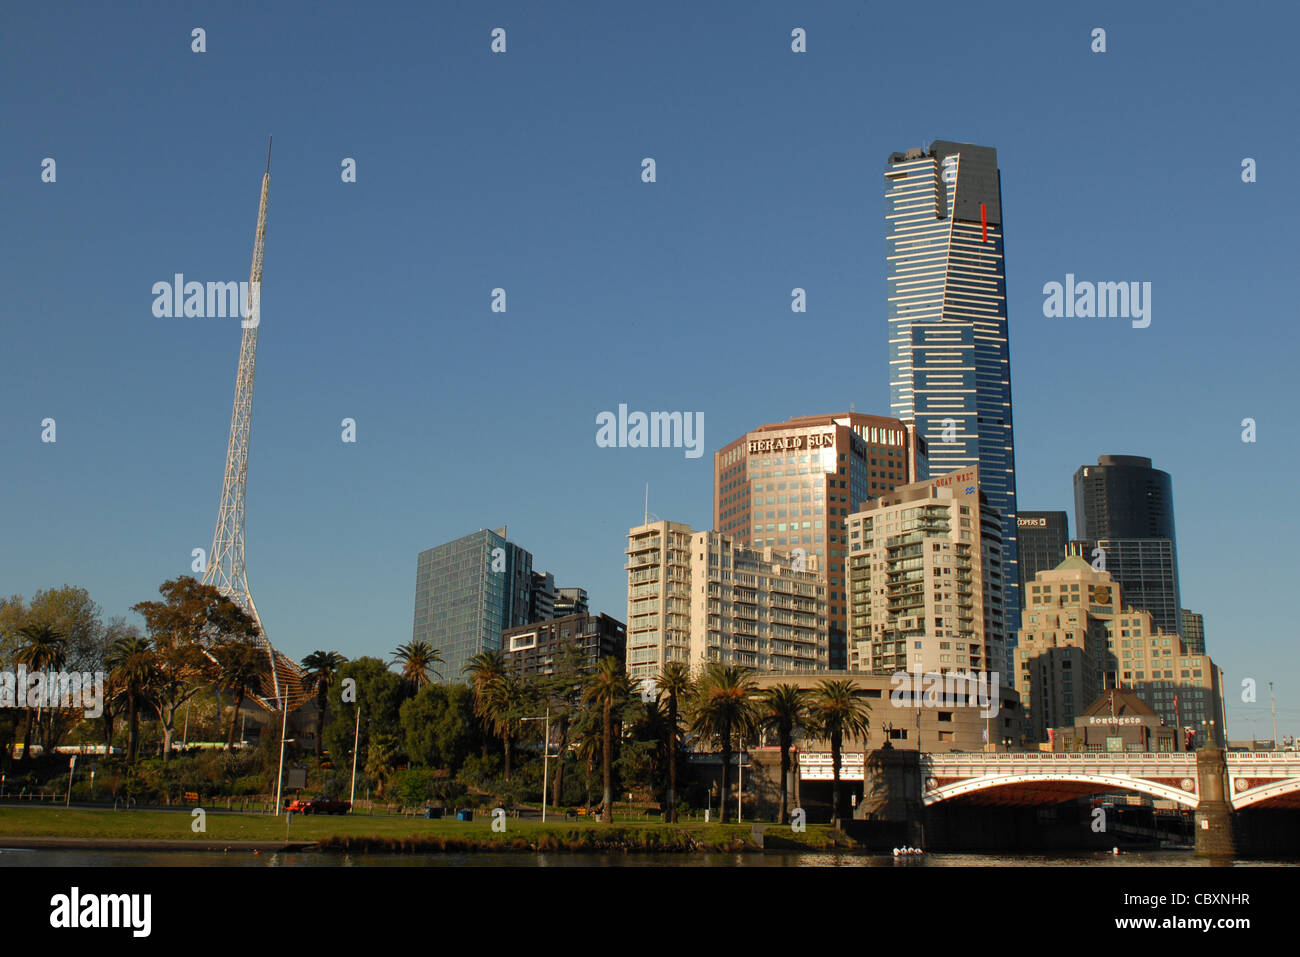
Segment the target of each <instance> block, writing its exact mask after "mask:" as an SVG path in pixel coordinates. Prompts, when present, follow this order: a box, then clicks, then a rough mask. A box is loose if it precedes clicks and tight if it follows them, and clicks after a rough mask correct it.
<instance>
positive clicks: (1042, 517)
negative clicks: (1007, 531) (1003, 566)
mask: <svg viewBox="0 0 1300 957" xmlns="http://www.w3.org/2000/svg"><path fill="white" fill-rule="evenodd" d="M1016 531H1017V534H1018V536H1019V539H1020V541H1019V542H1018V544H1019V546H1020V555H1019V559H1020V608H1021V611H1022V612H1023V611H1024V607H1025V589H1026V588H1027V587H1028V585H1029V583H1030V582H1032V581H1033V580H1034V576H1035V575H1037V574H1038V573H1039V572H1042V571H1050V570H1051V569H1053V568H1055V567H1056V566H1057V565H1059V564H1061V562H1063V561H1065V544H1066V542H1068V541H1069V540H1070V518H1069V516H1068V515H1066V513H1065V512H1026V511H1021V512H1018V513H1017V514H1016Z"/></svg>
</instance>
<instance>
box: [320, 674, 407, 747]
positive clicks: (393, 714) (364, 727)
mask: <svg viewBox="0 0 1300 957" xmlns="http://www.w3.org/2000/svg"><path fill="white" fill-rule="evenodd" d="M349 679H351V682H353V683H354V684H349ZM349 690H351V691H354V692H355V694H352V693H349V694H348V696H347V697H348V699H349V700H346V701H345V700H343V695H344V692H345V691H349ZM409 697H411V685H410V683H409V682H406V681H403V680H402V678H401V676H400V675H397V674H394V673H393V672H392V671H389V670H388V665H387V664H386V663H385V662H384V661H382V660H380V659H379V658H371V657H363V658H355V659H353V660H352V661H347V662H344V663H343V664H342V665H340V666H339V669H338V676H337V678H336V679H335V682H334V684H333V686H332V687H331V688H330V692H329V718H328V721H327V723H326V725H325V748H326V749H327V750H328V751H329V752H330V754H332V755H335V756H336V758H337V756H339V755H351V754H352V740H353V732H354V731H356V732H357V736H358V738H359V741H358V744H357V748H358V752H359V753H361V754H364V753H366V751H367V750H368V748H369V746H370V741H371V740H372V738H373V737H375V736H378V735H387V736H388V737H390V738H392V739H393V740H394V741H396V740H399V738H400V735H401V717H400V716H401V709H402V702H404V701H406V700H407V699H408V698H409ZM358 707H360V708H361V724H360V728H359V729H358V727H357V724H356V720H357V708H358Z"/></svg>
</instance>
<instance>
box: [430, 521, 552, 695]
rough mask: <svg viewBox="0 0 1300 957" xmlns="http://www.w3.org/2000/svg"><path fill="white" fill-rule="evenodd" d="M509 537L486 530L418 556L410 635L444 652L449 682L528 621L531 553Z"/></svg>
mask: <svg viewBox="0 0 1300 957" xmlns="http://www.w3.org/2000/svg"><path fill="white" fill-rule="evenodd" d="M505 536H506V529H505V528H498V529H496V530H494V531H490V530H488V529H482V530H480V531H477V532H472V533H471V534H469V535H466V536H464V537H463V538H458V539H456V540H455V541H451V542H447V543H446V544H444V545H438V546H437V547H435V548H430V549H428V550H426V551H423V552H420V555H419V557H418V558H417V559H416V571H415V625H414V628H413V629H412V632H411V637H412V639H414V640H420V639H423V640H425V641H428V642H430V643H431V644H432V645H433V646H434V647H435V648H437V649H438V651H439V652H440V653H441V654H442V658H443V661H444V662H445V664H441V665H438V666H437V668H438V671H439V672H440V673H441V674H442V677H443V679H444V680H446V681H450V682H457V681H464V680H465V666H466V665H467V664H469V660H470V659H471V658H473V657H474V656H475V655H476V654H478V653H479V652H481V651H499V650H500V649H501V632H502V631H503V630H505V629H507V628H513V627H515V626H516V625H526V624H528V621H529V617H530V615H529V611H530V599H531V597H532V584H533V556H532V554H531V553H530V552H527V551H525V550H524V549H522V548H520V547H519V546H518V545H515V544H513V543H511V542H509V541H507V540H506V537H505Z"/></svg>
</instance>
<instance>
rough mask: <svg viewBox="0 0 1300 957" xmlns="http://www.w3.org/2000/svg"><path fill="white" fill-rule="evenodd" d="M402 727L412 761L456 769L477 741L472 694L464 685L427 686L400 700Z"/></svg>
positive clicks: (429, 766)
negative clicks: (414, 694)
mask: <svg viewBox="0 0 1300 957" xmlns="http://www.w3.org/2000/svg"><path fill="white" fill-rule="evenodd" d="M401 727H402V741H401V743H402V750H403V751H404V752H405V753H406V756H407V757H408V758H410V760H411V763H412V764H417V765H422V766H424V767H428V768H441V767H446V768H449V769H451V770H452V771H453V772H455V771H458V770H460V767H461V765H462V764H464V763H465V759H466V758H467V757H469V754H470V751H471V750H473V748H474V747H475V745H476V744H477V743H478V742H477V741H476V740H475V739H476V738H477V737H478V722H477V721H476V720H475V718H474V697H473V695H472V694H471V693H470V690H469V688H468V687H467V686H466V685H461V684H456V685H439V684H429V685H426V686H425V687H423V688H421V689H420V691H419V692H418V693H417V694H416V696H415V697H414V698H411V699H410V700H409V701H405V702H403V703H402V710H401Z"/></svg>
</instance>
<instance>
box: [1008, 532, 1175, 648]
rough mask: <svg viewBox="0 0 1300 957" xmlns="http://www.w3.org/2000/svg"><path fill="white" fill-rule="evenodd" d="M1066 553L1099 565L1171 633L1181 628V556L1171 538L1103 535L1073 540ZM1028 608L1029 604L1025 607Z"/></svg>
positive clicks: (1127, 598)
mask: <svg viewBox="0 0 1300 957" xmlns="http://www.w3.org/2000/svg"><path fill="white" fill-rule="evenodd" d="M1065 550H1066V554H1067V555H1072V556H1078V557H1080V558H1083V559H1085V560H1088V561H1090V562H1091V563H1094V564H1096V565H1097V566H1098V567H1099V568H1100V567H1103V565H1104V567H1105V570H1106V571H1107V572H1109V573H1110V577H1111V579H1112V580H1113V581H1115V582H1116V583H1117V584H1118V585H1119V586H1120V587H1121V588H1123V589H1124V600H1125V601H1126V602H1128V603H1129V604H1131V605H1132V606H1133V607H1135V608H1143V609H1145V610H1147V611H1149V612H1151V615H1152V616H1153V617H1154V618H1155V621H1156V624H1157V625H1159V626H1160V628H1161V629H1163V630H1164V631H1166V632H1167V633H1169V634H1176V633H1177V632H1178V631H1179V629H1180V628H1181V627H1182V610H1181V609H1180V608H1179V599H1180V595H1179V591H1178V559H1177V556H1176V555H1175V554H1174V540H1173V539H1172V538H1102V539H1095V540H1092V541H1071V542H1067V543H1066V546H1065ZM1026 607H1027V606H1026Z"/></svg>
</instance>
